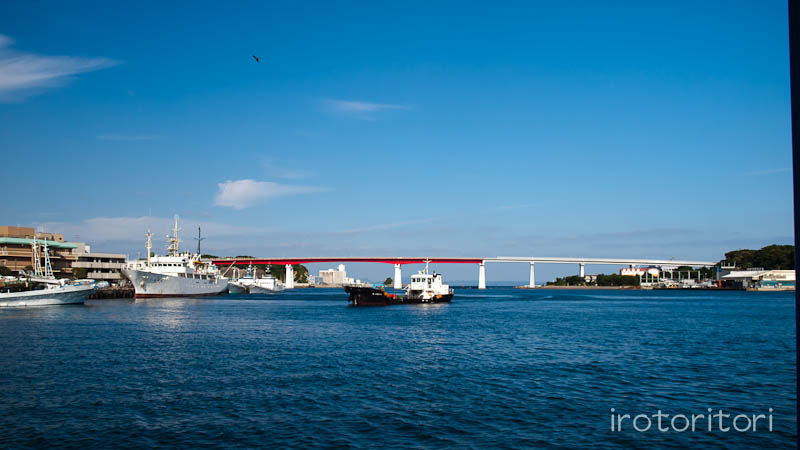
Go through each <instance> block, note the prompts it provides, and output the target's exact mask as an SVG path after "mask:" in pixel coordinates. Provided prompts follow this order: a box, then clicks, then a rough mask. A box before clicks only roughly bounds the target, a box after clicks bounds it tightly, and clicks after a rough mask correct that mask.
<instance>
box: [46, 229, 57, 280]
mask: <svg viewBox="0 0 800 450" xmlns="http://www.w3.org/2000/svg"><path fill="white" fill-rule="evenodd" d="M44 276H45V278H55V277H56V276H55V275H53V266H52V265H51V264H50V252H49V251H48V250H47V238H45V239H44Z"/></svg>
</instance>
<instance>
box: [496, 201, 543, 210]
mask: <svg viewBox="0 0 800 450" xmlns="http://www.w3.org/2000/svg"><path fill="white" fill-rule="evenodd" d="M536 206H542V205H540V204H538V203H525V204H520V205H503V206H497V207H495V208H494V210H495V211H510V210H512V209H523V208H533V207H536Z"/></svg>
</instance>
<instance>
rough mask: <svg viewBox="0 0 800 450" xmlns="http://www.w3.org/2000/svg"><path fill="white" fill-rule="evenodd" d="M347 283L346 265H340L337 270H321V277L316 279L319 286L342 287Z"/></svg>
mask: <svg viewBox="0 0 800 450" xmlns="http://www.w3.org/2000/svg"><path fill="white" fill-rule="evenodd" d="M347 281H348V279H347V272H346V271H345V270H344V264H339V267H338V268H336V269H328V270H320V271H319V277H317V279H316V282H317V284H333V285H342V284H345V283H347Z"/></svg>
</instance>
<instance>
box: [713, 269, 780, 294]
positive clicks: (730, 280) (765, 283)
mask: <svg viewBox="0 0 800 450" xmlns="http://www.w3.org/2000/svg"><path fill="white" fill-rule="evenodd" d="M720 285H721V286H722V287H728V288H737V289H759V290H790V289H795V271H794V270H764V269H759V268H755V269H751V270H736V271H730V272H728V273H727V274H725V275H723V276H722V277H720Z"/></svg>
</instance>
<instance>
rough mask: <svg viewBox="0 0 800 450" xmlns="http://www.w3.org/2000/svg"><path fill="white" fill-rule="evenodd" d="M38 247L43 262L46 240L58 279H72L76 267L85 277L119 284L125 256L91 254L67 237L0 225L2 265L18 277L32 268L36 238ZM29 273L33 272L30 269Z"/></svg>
mask: <svg viewBox="0 0 800 450" xmlns="http://www.w3.org/2000/svg"><path fill="white" fill-rule="evenodd" d="M34 237H36V240H37V243H38V244H39V252H40V254H39V257H40V258H41V259H44V246H43V245H41V244H43V243H44V241H46V242H47V251H48V253H49V256H50V264H51V265H52V266H53V275H55V276H56V278H67V277H72V276H73V269H74V268H81V269H86V278H91V279H95V280H105V281H109V282H112V283H114V282H119V280H120V279H121V276H120V272H119V269H121V268H122V266H123V265H124V264H125V255H121V254H116V253H92V252H91V248H90V247H89V246H88V245H86V244H84V243H82V242H64V235H63V234H57V233H44V232H37V231H35V230H34V229H33V228H31V227H13V226H0V266H2V267H6V268H8V269H9V270H10V271H11V273H12V274H14V275H17V274H19V271H20V270H25V268H26V267H33V255H34V254H33V251H34V250H33V238H34ZM28 270H30V269H28Z"/></svg>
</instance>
